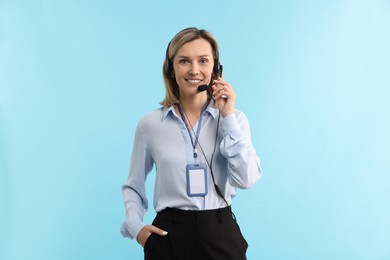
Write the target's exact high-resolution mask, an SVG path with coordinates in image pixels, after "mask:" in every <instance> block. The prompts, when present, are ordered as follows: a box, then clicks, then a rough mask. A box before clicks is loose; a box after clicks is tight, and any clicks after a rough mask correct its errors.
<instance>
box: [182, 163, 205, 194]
mask: <svg viewBox="0 0 390 260" xmlns="http://www.w3.org/2000/svg"><path fill="white" fill-rule="evenodd" d="M186 175H187V195H188V196H190V197H204V196H206V195H207V191H208V184H207V168H206V167H205V165H204V164H201V163H200V164H188V165H187V167H186Z"/></svg>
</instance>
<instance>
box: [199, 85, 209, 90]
mask: <svg viewBox="0 0 390 260" xmlns="http://www.w3.org/2000/svg"><path fill="white" fill-rule="evenodd" d="M208 88H209V86H208V85H206V84H205V85H200V86H199V87H198V92H203V91H205V90H207V89H208Z"/></svg>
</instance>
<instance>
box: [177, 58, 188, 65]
mask: <svg viewBox="0 0 390 260" xmlns="http://www.w3.org/2000/svg"><path fill="white" fill-rule="evenodd" d="M179 63H181V64H187V63H188V60H186V59H182V60H179Z"/></svg>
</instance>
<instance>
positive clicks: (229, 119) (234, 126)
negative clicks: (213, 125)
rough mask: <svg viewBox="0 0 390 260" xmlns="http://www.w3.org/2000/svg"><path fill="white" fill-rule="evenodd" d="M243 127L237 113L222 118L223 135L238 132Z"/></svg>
mask: <svg viewBox="0 0 390 260" xmlns="http://www.w3.org/2000/svg"><path fill="white" fill-rule="evenodd" d="M240 131H241V129H240V126H239V125H238V122H237V117H236V115H235V114H231V115H228V116H226V117H224V118H223V119H222V120H221V133H222V136H224V137H225V136H227V135H232V134H238V133H240Z"/></svg>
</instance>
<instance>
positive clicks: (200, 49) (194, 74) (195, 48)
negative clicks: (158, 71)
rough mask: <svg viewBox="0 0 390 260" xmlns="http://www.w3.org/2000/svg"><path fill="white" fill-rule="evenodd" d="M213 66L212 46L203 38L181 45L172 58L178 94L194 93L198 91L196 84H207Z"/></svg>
mask: <svg viewBox="0 0 390 260" xmlns="http://www.w3.org/2000/svg"><path fill="white" fill-rule="evenodd" d="M213 66H214V58H213V52H212V48H211V45H210V43H209V42H208V41H206V40H205V39H197V40H194V41H191V42H187V43H186V44H184V45H183V46H181V48H180V49H179V50H178V52H177V54H176V55H175V57H174V60H173V70H174V72H175V79H176V82H177V84H178V85H179V91H180V96H181V97H183V96H190V95H195V94H197V93H198V92H197V89H198V86H200V85H204V84H209V83H210V81H211V77H212V72H213Z"/></svg>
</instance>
